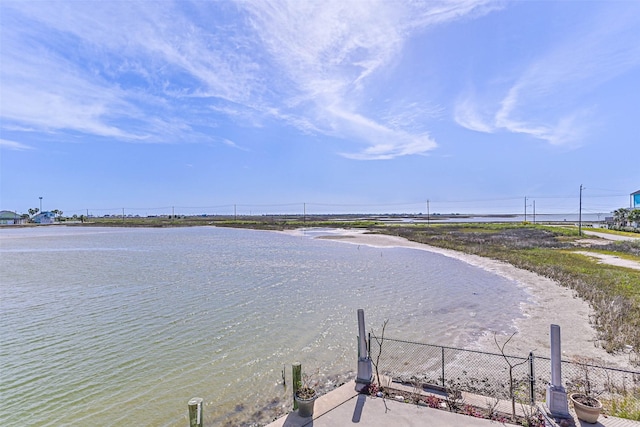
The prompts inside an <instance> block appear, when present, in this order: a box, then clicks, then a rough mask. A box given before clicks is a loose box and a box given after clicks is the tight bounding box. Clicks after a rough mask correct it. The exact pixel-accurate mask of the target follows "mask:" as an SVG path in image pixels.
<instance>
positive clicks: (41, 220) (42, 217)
mask: <svg viewBox="0 0 640 427" xmlns="http://www.w3.org/2000/svg"><path fill="white" fill-rule="evenodd" d="M55 217H56V214H54V213H53V212H42V213H39V214H38V215H36V216H34V217H33V218H32V219H31V221H33V222H35V223H36V224H53V222H54V220H55Z"/></svg>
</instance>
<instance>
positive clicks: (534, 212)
mask: <svg viewBox="0 0 640 427" xmlns="http://www.w3.org/2000/svg"><path fill="white" fill-rule="evenodd" d="M533 223H534V224H535V223H536V201H535V200H534V201H533Z"/></svg>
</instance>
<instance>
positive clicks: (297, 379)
mask: <svg viewBox="0 0 640 427" xmlns="http://www.w3.org/2000/svg"><path fill="white" fill-rule="evenodd" d="M291 374H292V375H291V376H292V377H293V410H294V411H295V410H296V409H298V402H296V398H295V396H296V392H297V391H298V388H300V385H301V384H302V364H300V363H298V362H296V363H294V364H293V365H292V366H291Z"/></svg>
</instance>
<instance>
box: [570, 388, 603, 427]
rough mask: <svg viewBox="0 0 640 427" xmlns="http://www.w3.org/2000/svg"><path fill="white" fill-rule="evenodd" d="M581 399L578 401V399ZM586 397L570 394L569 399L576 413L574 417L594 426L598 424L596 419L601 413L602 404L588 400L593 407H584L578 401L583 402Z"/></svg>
mask: <svg viewBox="0 0 640 427" xmlns="http://www.w3.org/2000/svg"><path fill="white" fill-rule="evenodd" d="M581 397H582V398H583V399H580V398H581ZM585 397H586V396H585V395H584V394H580V393H572V394H571V395H570V396H569V398H570V399H571V402H573V409H574V410H575V411H576V415H577V416H578V419H579V420H582V421H584V422H586V423H590V424H595V423H597V422H598V417H599V416H600V412H601V411H602V403H601V402H600V401H599V400H598V399H596V398H590V400H592V401H593V403H594V405H595V406H591V405H585V404H584V403H582V402H581V401H580V400H584V398H585Z"/></svg>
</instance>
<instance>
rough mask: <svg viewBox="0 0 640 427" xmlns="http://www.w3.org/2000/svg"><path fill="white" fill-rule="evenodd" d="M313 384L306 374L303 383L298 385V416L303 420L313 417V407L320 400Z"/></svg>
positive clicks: (296, 394)
mask: <svg viewBox="0 0 640 427" xmlns="http://www.w3.org/2000/svg"><path fill="white" fill-rule="evenodd" d="M314 386H315V384H312V382H311V378H310V377H309V376H308V375H306V374H304V375H303V376H302V381H300V383H299V384H298V389H297V390H296V391H295V393H294V398H295V400H296V403H297V404H298V415H300V416H301V417H303V418H308V417H312V416H313V405H314V403H315V401H316V399H317V398H318V393H317V392H316V389H315V388H314Z"/></svg>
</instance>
